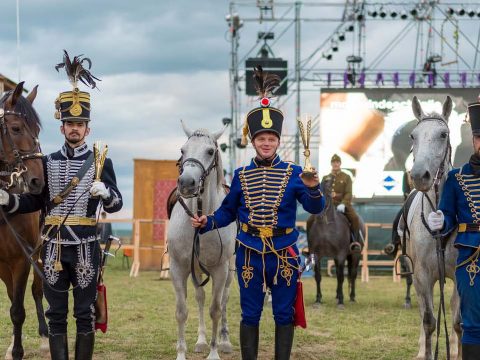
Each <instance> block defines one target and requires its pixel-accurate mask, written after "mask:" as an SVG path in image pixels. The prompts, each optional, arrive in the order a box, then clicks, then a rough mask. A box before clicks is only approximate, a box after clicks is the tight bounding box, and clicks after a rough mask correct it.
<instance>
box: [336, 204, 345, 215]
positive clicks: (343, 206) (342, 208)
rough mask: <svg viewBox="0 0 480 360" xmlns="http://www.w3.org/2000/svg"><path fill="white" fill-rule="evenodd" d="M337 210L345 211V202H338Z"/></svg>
mask: <svg viewBox="0 0 480 360" xmlns="http://www.w3.org/2000/svg"><path fill="white" fill-rule="evenodd" d="M337 211H340V212H341V213H345V204H338V206H337Z"/></svg>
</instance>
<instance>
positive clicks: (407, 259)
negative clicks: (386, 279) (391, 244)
mask: <svg viewBox="0 0 480 360" xmlns="http://www.w3.org/2000/svg"><path fill="white" fill-rule="evenodd" d="M400 259H404V260H405V262H404V264H405V267H406V268H407V270H406V271H402V264H401V263H400V266H398V262H399V261H400ZM398 269H400V271H399V270H398ZM395 275H397V276H399V275H400V276H406V275H413V260H412V258H411V257H410V256H408V255H407V254H402V255H400V256H399V257H398V258H397V259H396V260H395Z"/></svg>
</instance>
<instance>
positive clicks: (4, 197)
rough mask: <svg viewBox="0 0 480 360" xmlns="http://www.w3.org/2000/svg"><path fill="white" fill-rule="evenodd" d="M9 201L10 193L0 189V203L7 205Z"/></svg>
mask: <svg viewBox="0 0 480 360" xmlns="http://www.w3.org/2000/svg"><path fill="white" fill-rule="evenodd" d="M9 202H10V195H9V194H8V193H7V192H6V191H5V190H1V189H0V205H8V203H9Z"/></svg>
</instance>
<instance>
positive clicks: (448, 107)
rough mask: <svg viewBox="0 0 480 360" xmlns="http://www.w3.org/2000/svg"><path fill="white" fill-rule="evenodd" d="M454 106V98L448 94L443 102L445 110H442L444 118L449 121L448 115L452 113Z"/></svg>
mask: <svg viewBox="0 0 480 360" xmlns="http://www.w3.org/2000/svg"><path fill="white" fill-rule="evenodd" d="M452 108H453V104H452V98H451V97H450V96H447V99H446V100H445V102H444V103H443V112H442V115H443V118H444V119H445V121H447V122H448V117H449V116H450V114H451V113H452Z"/></svg>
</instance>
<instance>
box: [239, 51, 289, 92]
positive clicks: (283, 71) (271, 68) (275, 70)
mask: <svg viewBox="0 0 480 360" xmlns="http://www.w3.org/2000/svg"><path fill="white" fill-rule="evenodd" d="M258 65H260V66H262V68H263V71H265V72H268V73H269V74H277V75H278V76H280V82H282V81H283V79H286V77H287V70H288V66H287V61H286V60H283V59H282V58H248V59H247V60H246V61H245V68H246V69H247V71H246V75H245V77H246V78H245V93H246V94H247V95H251V96H254V95H257V91H256V90H255V80H253V68H254V67H256V66H258ZM287 85H288V80H285V81H284V82H283V83H282V85H281V86H280V87H279V88H278V89H277V91H276V92H275V94H273V95H287V88H288V87H287Z"/></svg>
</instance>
